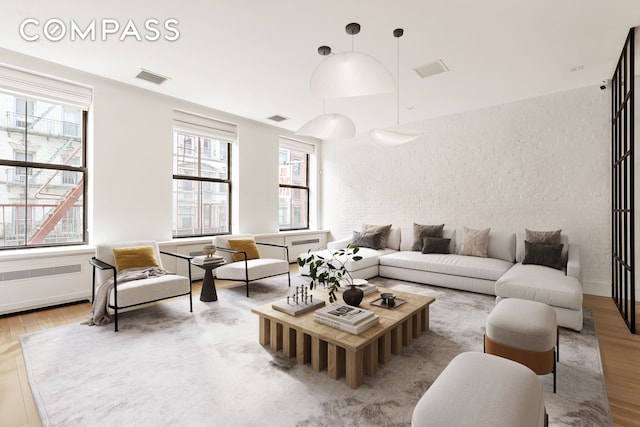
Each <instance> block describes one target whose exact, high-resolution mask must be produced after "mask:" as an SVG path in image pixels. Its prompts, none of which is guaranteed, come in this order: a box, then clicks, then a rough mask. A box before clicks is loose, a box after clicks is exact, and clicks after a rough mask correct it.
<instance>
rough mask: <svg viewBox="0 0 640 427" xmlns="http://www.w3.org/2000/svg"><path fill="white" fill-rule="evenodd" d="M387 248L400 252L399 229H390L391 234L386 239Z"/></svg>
mask: <svg viewBox="0 0 640 427" xmlns="http://www.w3.org/2000/svg"><path fill="white" fill-rule="evenodd" d="M387 248H389V249H394V250H396V251H399V250H400V228H398V227H395V228H394V227H391V232H390V233H389V237H388V238H387Z"/></svg>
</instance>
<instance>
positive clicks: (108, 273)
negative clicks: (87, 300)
mask: <svg viewBox="0 0 640 427" xmlns="http://www.w3.org/2000/svg"><path fill="white" fill-rule="evenodd" d="M127 248H128V249H129V250H128V252H124V251H123V249H127ZM150 248H153V249H152V250H151V249H150ZM114 250H116V251H117V252H118V257H116V255H115V253H114ZM123 253H124V254H126V256H128V257H129V258H127V261H126V262H123V259H124V258H122V256H123V255H122V254H123ZM161 254H165V255H169V256H173V257H177V258H181V259H183V260H185V261H184V262H186V263H187V264H188V272H189V277H186V276H179V275H176V274H157V275H154V274H148V273H149V271H146V272H144V271H143V269H141V268H140V267H148V268H156V269H157V271H160V272H161V270H164V268H163V266H162V258H161ZM116 258H118V259H116ZM191 258H192V257H190V256H187V255H181V254H174V253H171V252H165V251H160V250H159V248H158V244H157V242H155V241H131V242H119V243H109V244H99V245H97V246H96V256H95V257H93V258H91V260H90V261H89V262H90V264H91V265H92V266H93V283H92V298H91V300H92V301H93V302H94V307H93V309H92V316H94V315H95V312H96V309H98V310H102V309H104V313H105V314H107V318H108V317H109V313H110V312H113V313H115V331H116V332H117V331H118V312H119V311H121V310H124V309H129V308H132V307H136V306H140V305H143V304H147V303H150V302H155V301H160V300H164V299H168V298H173V297H178V296H183V295H189V310H190V311H193V301H192V298H191V294H192V293H191ZM141 260H142V261H141ZM119 262H120V265H118V263H119ZM142 264H149V265H142ZM119 267H120V268H119ZM122 267H124V268H122ZM129 267H136V268H129ZM123 270H126V272H133V273H140V274H138V276H144V275H145V274H146V275H147V276H148V277H143V278H137V277H135V278H136V280H126V281H125V279H123V277H122V276H120V277H119V274H118V273H120V272H121V271H123ZM96 272H97V273H98V274H97V275H96ZM151 273H153V272H151ZM133 278H134V277H130V278H129V279H133ZM111 283H113V287H111ZM101 287H104V288H103V289H101ZM96 291H98V296H99V298H98V300H96ZM101 291H102V292H101ZM97 303H98V304H104V307H96V304H97ZM90 320H92V321H93V319H90Z"/></svg>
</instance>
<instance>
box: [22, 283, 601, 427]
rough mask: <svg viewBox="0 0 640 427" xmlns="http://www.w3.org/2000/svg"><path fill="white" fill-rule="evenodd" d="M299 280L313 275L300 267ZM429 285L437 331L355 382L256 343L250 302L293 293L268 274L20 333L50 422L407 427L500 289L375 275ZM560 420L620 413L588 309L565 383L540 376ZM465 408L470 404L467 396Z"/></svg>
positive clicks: (479, 329)
mask: <svg viewBox="0 0 640 427" xmlns="http://www.w3.org/2000/svg"><path fill="white" fill-rule="evenodd" d="M292 282H293V283H297V284H301V283H303V282H306V279H305V278H300V277H297V276H296V277H292ZM370 282H372V283H376V284H378V285H379V286H385V287H388V288H393V289H397V290H400V291H406V292H413V293H418V294H424V295H430V296H433V297H435V298H436V301H435V302H434V303H433V304H432V305H431V311H430V331H429V332H427V333H425V334H423V335H421V336H420V337H419V338H418V339H415V340H414V341H413V344H412V345H411V346H408V347H404V349H403V351H402V353H401V354H400V355H397V356H394V357H393V358H392V359H391V361H390V362H389V363H388V364H386V365H381V366H380V368H379V370H378V373H377V375H375V376H373V377H368V376H365V379H364V384H363V385H361V386H360V387H359V388H358V389H356V390H352V389H350V388H349V387H347V386H346V384H345V380H344V378H342V379H339V380H332V379H330V378H329V377H328V376H327V373H326V371H325V372H315V371H314V370H312V369H311V367H310V366H309V365H297V364H295V363H294V361H293V360H292V359H285V358H284V357H283V356H282V355H281V353H276V352H272V351H271V350H270V349H269V348H265V347H262V346H261V345H260V344H259V343H258V317H257V316H256V315H255V314H253V313H251V311H250V309H251V307H253V306H256V305H261V304H265V303H268V302H270V301H273V300H276V299H279V298H282V297H284V296H286V295H287V294H289V293H290V292H291V291H290V289H289V288H287V286H286V280H282V279H280V278H275V279H274V278H271V279H266V280H264V281H260V282H255V283H253V284H251V297H250V298H247V297H246V296H245V289H244V286H241V287H238V288H230V289H222V290H219V291H218V298H219V300H218V301H216V302H209V303H203V302H200V301H199V300H198V296H197V295H195V296H194V312H193V313H189V310H188V300H187V299H185V298H182V299H178V300H172V301H168V302H165V303H162V304H158V305H156V306H153V307H149V308H144V309H139V310H136V311H132V312H129V313H125V314H123V315H122V316H121V322H120V332H118V333H114V332H113V325H108V326H104V327H101V326H87V325H83V324H72V325H67V326H62V327H57V328H53V329H48V330H44V331H39V332H34V333H31V334H26V335H23V336H21V337H20V342H21V345H22V350H23V354H24V358H25V363H26V368H27V373H28V378H29V383H30V385H31V390H32V392H33V395H34V398H35V402H36V405H37V407H38V411H39V413H40V416H41V419H42V423H43V425H44V426H65V427H68V426H95V425H109V426H133V425H135V426H140V425H154V426H176V425H189V426H205V425H207V426H212V425H213V426H218V425H219V426H254V425H273V426H408V425H410V423H411V414H412V411H413V408H414V406H415V404H416V403H417V401H418V400H419V399H420V397H421V396H422V394H423V393H424V392H425V391H426V390H427V389H428V388H429V386H430V385H431V384H432V383H433V381H434V380H435V379H436V378H437V376H438V374H439V373H440V372H442V370H443V369H444V368H445V367H446V365H447V363H448V362H449V361H450V360H451V359H452V358H453V357H455V356H456V355H457V354H459V353H461V352H464V351H482V337H483V333H484V322H485V320H486V317H487V314H488V313H489V312H490V311H491V308H492V307H493V305H494V298H493V297H491V296H486V295H479V294H473V293H468V292H460V291H455V290H449V289H444V288H437V287H431V286H424V285H417V284H410V283H406V282H399V281H395V280H388V279H380V278H376V279H372V280H370ZM540 379H541V381H542V382H543V385H544V393H545V406H546V409H547V412H548V414H549V421H550V423H549V424H550V425H552V426H564V425H569V426H596V425H597V426H607V425H611V417H610V412H609V406H608V403H607V397H606V392H605V387H604V383H603V377H602V368H601V364H600V356H599V351H598V345H597V339H596V337H595V331H594V325H593V321H592V318H591V315H590V312H588V311H586V312H585V325H584V329H583V331H582V332H580V333H577V332H573V331H568V330H561V336H560V363H559V366H558V392H557V393H556V394H553V388H552V376H551V375H546V376H541V377H540ZM460 406H461V407H464V402H460Z"/></svg>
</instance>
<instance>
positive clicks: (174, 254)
mask: <svg viewBox="0 0 640 427" xmlns="http://www.w3.org/2000/svg"><path fill="white" fill-rule="evenodd" d="M160 253H161V254H163V255H169V256H172V257H175V258H180V259H184V260H186V261H187V264H188V271H189V286H191V280H192V279H191V260H192V259H193V257H192V256H191V255H183V254H177V253H175V252H168V251H160Z"/></svg>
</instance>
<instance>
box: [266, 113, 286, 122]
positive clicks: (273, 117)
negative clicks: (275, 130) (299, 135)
mask: <svg viewBox="0 0 640 427" xmlns="http://www.w3.org/2000/svg"><path fill="white" fill-rule="evenodd" d="M267 118H268V119H269V120H273V121H274V122H283V121H285V120H289V117H284V116H281V115H280V114H276V115H275V116H271V117H267Z"/></svg>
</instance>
